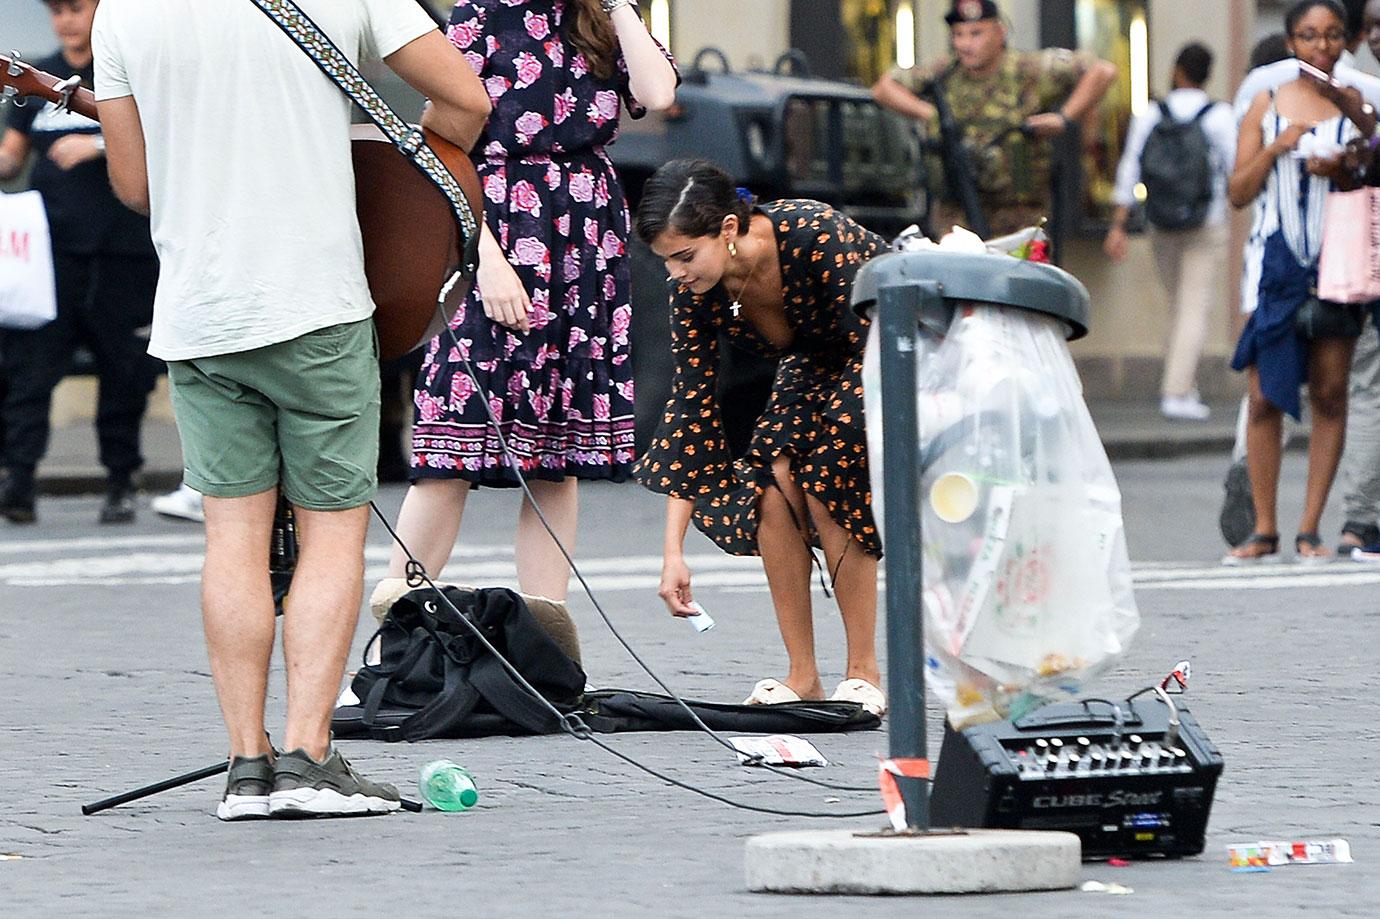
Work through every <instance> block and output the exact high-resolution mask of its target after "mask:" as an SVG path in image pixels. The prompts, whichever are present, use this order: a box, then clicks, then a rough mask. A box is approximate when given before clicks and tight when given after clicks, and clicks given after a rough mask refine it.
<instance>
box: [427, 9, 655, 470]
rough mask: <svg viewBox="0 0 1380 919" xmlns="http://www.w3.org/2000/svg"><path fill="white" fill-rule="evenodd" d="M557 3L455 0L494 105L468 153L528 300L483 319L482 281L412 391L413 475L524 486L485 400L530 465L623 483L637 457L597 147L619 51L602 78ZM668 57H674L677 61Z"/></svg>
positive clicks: (614, 227)
mask: <svg viewBox="0 0 1380 919" xmlns="http://www.w3.org/2000/svg"><path fill="white" fill-rule="evenodd" d="M567 7H568V4H567V3H565V2H564V0H459V2H458V3H456V5H455V9H454V10H453V11H452V13H451V19H450V28H449V32H448V34H449V36H450V40H451V41H452V42H453V43H454V44H455V46H456V47H458V48H459V49H460V50H461V51H462V52H463V53H464V55H465V57H466V58H467V59H468V60H469V62H470V65H471V66H472V67H474V69H475V72H476V73H478V74H479V77H480V79H481V80H483V82H484V85H485V86H486V87H487V88H488V91H489V98H490V99H491V100H492V101H493V114H492V115H491V116H490V117H489V122H488V125H487V126H486V127H485V130H484V134H483V136H482V137H480V139H479V143H478V145H477V146H476V150H475V154H474V159H475V166H476V167H477V169H478V171H479V176H480V179H481V180H482V181H483V185H484V196H485V199H486V200H485V202H484V208H485V217H486V219H487V220H488V223H489V227H490V229H491V230H492V231H493V233H494V236H495V237H496V238H497V239H498V241H499V243H500V245H501V246H502V247H503V249H504V251H505V252H506V253H508V258H509V262H510V264H512V265H513V267H514V270H516V271H517V273H518V276H519V277H520V278H521V279H522V283H523V285H524V287H526V289H527V292H528V294H529V295H530V296H531V298H532V314H531V317H530V319H531V325H532V330H531V331H530V332H529V333H527V334H523V333H520V332H514V331H511V330H509V329H506V328H504V327H503V326H501V325H499V324H497V323H495V322H492V321H491V320H489V319H488V318H487V317H486V316H485V315H484V308H483V305H482V298H483V291H482V290H475V291H473V292H472V293H471V294H470V296H469V299H468V300H467V301H466V302H465V304H464V305H463V306H462V308H461V309H460V311H459V312H458V313H457V314H456V316H455V320H454V322H453V323H452V326H451V327H452V328H453V329H454V330H455V333H456V338H457V339H459V342H460V347H461V348H462V349H464V350H465V351H466V352H467V354H466V356H467V357H469V358H470V360H471V361H472V362H473V363H474V366H475V369H476V371H477V372H478V375H479V381H480V384H481V385H480V386H479V387H476V386H475V383H474V381H473V380H472V379H471V378H470V376H469V374H468V373H466V372H465V369H464V365H463V364H462V363H461V362H460V357H461V355H460V354H459V353H457V351H456V348H455V347H454V346H453V345H452V344H451V342H450V337H449V336H447V335H442V336H440V337H438V338H437V339H435V340H433V341H432V342H431V344H430V345H429V346H428V347H427V351H426V356H425V358H424V361H423V363H422V369H421V373H420V374H419V375H418V378H417V389H416V392H415V404H416V423H415V426H414V428H413V435H412V476H413V478H414V479H418V478H428V477H430V478H462V479H466V480H468V481H470V482H473V483H475V484H476V485H493V486H512V485H516V484H517V479H516V476H515V475H514V473H513V470H512V467H511V465H510V464H509V463H508V461H507V460H506V459H505V458H504V456H503V454H502V451H501V449H500V447H499V442H498V437H497V436H496V434H495V432H494V430H493V427H492V425H491V424H490V422H489V420H488V416H487V414H486V412H485V410H484V403H483V401H482V400H483V399H484V398H485V396H486V395H487V398H488V400H489V404H490V405H491V406H492V408H493V411H494V414H495V415H497V417H498V418H499V419H500V423H501V425H502V429H503V434H504V437H505V438H506V439H507V442H508V445H509V447H510V448H511V449H512V450H513V451H514V452H515V453H516V454H517V455H518V457H520V458H521V460H522V466H523V474H524V475H526V476H528V477H531V478H538V479H548V480H553V481H554V480H560V479H562V478H564V477H566V476H576V477H578V478H582V479H612V480H614V481H620V482H621V481H624V480H626V479H627V478H629V476H630V474H631V470H632V462H633V459H634V448H633V379H632V359H631V352H630V342H629V325H630V323H631V319H632V302H631V289H630V287H631V285H630V280H629V266H628V254H627V243H628V234H629V229H630V221H629V217H628V206H627V201H626V200H625V199H624V197H623V189H622V186H621V185H620V183H619V181H618V174H617V173H616V172H615V171H614V168H613V164H612V163H611V162H610V161H609V158H608V156H607V155H606V154H605V153H604V147H605V146H606V145H607V144H610V143H612V142H613V140H614V139H615V138H616V137H617V136H618V119H619V116H620V114H621V111H622V106H623V104H624V103H625V102H626V103H627V104H628V106H629V111H630V113H631V114H632V115H633V117H638V116H640V115H641V114H642V109H641V108H640V106H638V105H637V103H636V101H635V100H633V99H632V98H631V95H630V92H629V87H628V75H627V68H626V66H625V65H624V63H623V61H622V59H621V58H620V59H619V61H618V68H617V71H616V72H615V73H614V75H613V76H612V77H611V78H610V79H607V80H601V79H599V78H598V77H596V76H595V75H594V74H593V73H591V72H590V70H589V65H588V63H587V62H586V60H585V57H584V55H583V54H581V53H579V52H577V51H576V50H575V48H574V47H573V46H572V45H571V43H570V42H569V41H568V40H567V39H566V37H565V31H566V29H567V28H568V25H567V23H566V22H565V13H566V10H567ZM668 57H669V55H668Z"/></svg>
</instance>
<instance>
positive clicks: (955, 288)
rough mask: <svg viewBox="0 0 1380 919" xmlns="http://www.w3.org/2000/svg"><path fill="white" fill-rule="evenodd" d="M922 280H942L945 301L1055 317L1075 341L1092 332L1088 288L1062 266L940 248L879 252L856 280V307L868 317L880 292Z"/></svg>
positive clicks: (854, 283) (854, 307)
mask: <svg viewBox="0 0 1380 919" xmlns="http://www.w3.org/2000/svg"><path fill="white" fill-rule="evenodd" d="M916 281H938V282H939V284H940V287H941V288H942V289H943V294H944V299H945V300H949V301H956V300H975V301H978V302H980V303H995V304H1000V305H1002V306H1014V307H1018V308H1020V309H1028V310H1032V311H1033V312H1037V313H1043V314H1045V315H1047V316H1053V317H1054V318H1055V319H1058V320H1059V321H1060V322H1063V323H1064V324H1065V326H1066V327H1067V328H1068V340H1069V341H1074V340H1075V339H1079V338H1082V337H1083V336H1084V335H1087V334H1088V322H1089V317H1090V314H1091V311H1092V299H1091V298H1090V297H1089V296H1088V289H1087V288H1086V287H1084V286H1083V284H1082V283H1081V282H1080V281H1079V280H1078V279H1077V278H1075V277H1074V276H1073V275H1071V274H1069V273H1068V272H1067V271H1064V270H1063V269H1062V268H1056V267H1054V266H1053V265H1044V264H1041V263H1039V262H1028V261H1025V260H1023V259H1018V258H1015V257H1013V256H1010V255H991V254H983V255H978V254H975V253H967V252H943V251H938V250H924V251H919V252H889V253H887V254H886V255H879V256H878V257H876V258H874V259H872V261H870V262H868V263H867V264H866V265H864V266H863V267H862V270H861V271H859V272H858V276H857V279H856V280H855V281H854V282H853V310H854V311H855V312H856V313H858V315H860V316H866V315H868V314H869V313H870V312H872V311H873V310H875V308H876V303H877V291H878V290H880V289H881V288H883V287H904V286H905V285H906V284H909V283H914V282H916Z"/></svg>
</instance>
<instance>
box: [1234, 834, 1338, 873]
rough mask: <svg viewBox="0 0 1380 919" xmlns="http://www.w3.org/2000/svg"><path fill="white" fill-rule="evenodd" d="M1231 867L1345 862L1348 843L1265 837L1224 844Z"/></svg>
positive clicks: (1330, 840) (1271, 866)
mask: <svg viewBox="0 0 1380 919" xmlns="http://www.w3.org/2000/svg"><path fill="white" fill-rule="evenodd" d="M1227 861H1228V862H1230V863H1231V867H1233V868H1275V867H1278V866H1280V865H1339V864H1348V863H1350V862H1352V861H1354V859H1352V857H1351V844H1350V843H1348V842H1347V841H1346V840H1345V839H1301V840H1296V841H1294V842H1284V841H1279V840H1265V841H1263V842H1238V843H1233V844H1232V845H1229V846H1227Z"/></svg>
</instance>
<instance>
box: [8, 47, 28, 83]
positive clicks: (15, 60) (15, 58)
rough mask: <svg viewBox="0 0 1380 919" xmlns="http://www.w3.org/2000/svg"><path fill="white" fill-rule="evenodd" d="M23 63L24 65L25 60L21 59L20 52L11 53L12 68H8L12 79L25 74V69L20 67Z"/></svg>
mask: <svg viewBox="0 0 1380 919" xmlns="http://www.w3.org/2000/svg"><path fill="white" fill-rule="evenodd" d="M22 63H23V59H22V58H20V56H19V52H18V51H11V52H10V66H9V68H8V69H9V73H10V76H12V77H17V76H20V75H21V74H23V73H24V70H23V68H22V67H20V66H19V65H20V64H22Z"/></svg>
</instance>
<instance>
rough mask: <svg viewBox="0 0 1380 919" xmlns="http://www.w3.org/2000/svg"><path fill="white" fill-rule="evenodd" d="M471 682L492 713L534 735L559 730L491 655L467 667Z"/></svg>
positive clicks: (545, 708) (546, 712)
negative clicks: (489, 706) (491, 707)
mask: <svg viewBox="0 0 1380 919" xmlns="http://www.w3.org/2000/svg"><path fill="white" fill-rule="evenodd" d="M470 683H471V684H473V686H474V687H475V688H476V689H477V690H478V691H479V692H480V693H482V694H483V696H484V698H485V700H486V701H488V703H489V704H490V705H492V706H493V707H494V711H496V712H498V713H499V714H500V715H502V716H503V717H505V718H507V719H508V720H509V721H512V722H514V723H515V724H518V725H520V726H522V727H523V728H526V729H527V730H529V731H531V732H532V733H533V734H554V733H556V732H557V731H559V730H560V729H561V726H560V722H559V721H558V720H557V719H556V716H554V715H552V714H551V710H550V709H548V708H547V707H546V706H545V705H543V704H541V703H540V702H538V701H537V700H536V699H534V698H532V696H531V694H530V693H528V692H527V690H525V689H523V688H522V687H521V686H519V685H518V683H517V681H516V680H514V679H513V676H512V674H510V673H509V672H508V671H507V669H506V668H505V667H504V666H503V665H502V664H501V663H499V661H498V659H497V658H496V657H494V656H493V655H492V654H485V655H484V656H483V657H481V658H479V659H478V660H476V661H475V662H474V665H473V666H472V667H470Z"/></svg>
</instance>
